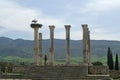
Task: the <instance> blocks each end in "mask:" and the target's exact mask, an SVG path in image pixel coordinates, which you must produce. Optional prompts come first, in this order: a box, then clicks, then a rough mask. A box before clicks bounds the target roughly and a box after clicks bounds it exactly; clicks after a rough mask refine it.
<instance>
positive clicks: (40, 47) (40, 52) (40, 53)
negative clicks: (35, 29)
mask: <svg viewBox="0 0 120 80" xmlns="http://www.w3.org/2000/svg"><path fill="white" fill-rule="evenodd" d="M38 56H39V60H38V61H39V65H42V33H39V55H38Z"/></svg>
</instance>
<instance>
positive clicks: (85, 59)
mask: <svg viewBox="0 0 120 80" xmlns="http://www.w3.org/2000/svg"><path fill="white" fill-rule="evenodd" d="M82 28H83V62H84V63H88V53H87V49H88V48H87V47H88V45H87V38H88V36H87V33H88V31H87V30H88V28H87V25H86V24H83V25H82Z"/></svg>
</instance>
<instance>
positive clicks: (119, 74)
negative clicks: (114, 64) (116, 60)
mask: <svg viewBox="0 0 120 80" xmlns="http://www.w3.org/2000/svg"><path fill="white" fill-rule="evenodd" d="M109 74H110V77H112V78H116V79H118V78H119V79H120V71H115V70H110V71H109Z"/></svg>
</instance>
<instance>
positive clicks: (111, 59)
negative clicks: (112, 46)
mask: <svg viewBox="0 0 120 80" xmlns="http://www.w3.org/2000/svg"><path fill="white" fill-rule="evenodd" d="M109 60H110V61H109V69H110V70H113V69H114V62H113V55H112V51H111V53H110V59H109Z"/></svg>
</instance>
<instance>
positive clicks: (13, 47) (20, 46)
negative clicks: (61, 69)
mask: <svg viewBox="0 0 120 80" xmlns="http://www.w3.org/2000/svg"><path fill="white" fill-rule="evenodd" d="M33 44H34V42H33V41H32V40H23V39H16V40H13V39H10V38H7V37H0V57H4V56H19V57H22V58H31V57H33ZM54 46H55V48H54V49H55V58H57V59H60V58H64V57H65V40H61V39H55V43H54ZM108 47H111V49H112V51H113V54H114V53H118V54H119V55H120V53H119V52H120V41H107V40H91V54H92V55H94V56H106V54H107V48H108ZM70 49H71V50H70V54H71V56H72V57H76V56H82V41H81V40H71V42H70ZM43 53H44V54H48V55H49V39H47V40H43Z"/></svg>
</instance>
